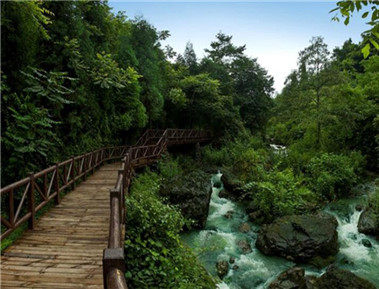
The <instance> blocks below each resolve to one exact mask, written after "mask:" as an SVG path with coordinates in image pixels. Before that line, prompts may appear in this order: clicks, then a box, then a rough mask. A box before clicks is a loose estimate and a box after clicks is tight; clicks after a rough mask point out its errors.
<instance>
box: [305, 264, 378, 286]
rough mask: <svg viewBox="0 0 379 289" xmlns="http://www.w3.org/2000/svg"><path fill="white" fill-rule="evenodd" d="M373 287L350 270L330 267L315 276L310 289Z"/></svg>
mask: <svg viewBox="0 0 379 289" xmlns="http://www.w3.org/2000/svg"><path fill="white" fill-rule="evenodd" d="M313 288H314V289H375V288H376V287H375V286H374V285H373V284H371V283H370V282H369V281H367V280H365V279H363V278H360V277H358V276H357V275H355V274H353V273H352V272H350V271H347V270H344V269H339V268H336V267H333V266H332V267H330V268H329V269H328V270H327V271H326V273H324V274H323V275H322V276H321V277H319V278H317V281H316V282H315V284H314V287H312V289H313Z"/></svg>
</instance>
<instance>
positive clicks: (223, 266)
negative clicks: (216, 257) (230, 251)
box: [216, 260, 229, 279]
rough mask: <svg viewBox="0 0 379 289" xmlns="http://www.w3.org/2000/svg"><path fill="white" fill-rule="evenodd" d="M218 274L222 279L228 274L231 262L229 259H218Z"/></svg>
mask: <svg viewBox="0 0 379 289" xmlns="http://www.w3.org/2000/svg"><path fill="white" fill-rule="evenodd" d="M216 269H217V275H218V276H219V277H220V278H221V279H222V278H224V277H225V275H226V274H228V270H229V264H228V261H224V260H223V261H218V262H217V263H216Z"/></svg>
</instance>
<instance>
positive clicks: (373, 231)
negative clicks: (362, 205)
mask: <svg viewBox="0 0 379 289" xmlns="http://www.w3.org/2000/svg"><path fill="white" fill-rule="evenodd" d="M358 231H359V233H363V234H367V235H373V236H376V237H379V218H377V217H376V216H375V214H374V212H373V211H372V209H370V208H369V209H366V210H364V212H363V213H362V214H361V216H360V217H359V221H358Z"/></svg>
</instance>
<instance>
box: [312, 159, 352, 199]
mask: <svg viewBox="0 0 379 289" xmlns="http://www.w3.org/2000/svg"><path fill="white" fill-rule="evenodd" d="M356 165H357V163H356V162H355V163H353V161H352V160H351V159H350V158H349V157H347V156H343V155H336V154H328V153H326V154H322V155H320V156H317V157H314V158H312V159H311V161H310V163H309V165H308V176H309V183H310V186H311V187H312V188H313V190H314V191H315V192H317V193H318V194H319V195H320V196H322V197H324V198H325V199H327V200H334V199H335V198H336V197H343V196H346V195H347V194H348V193H349V192H350V189H351V188H352V187H353V186H354V185H355V184H356V182H357V180H358V177H357V175H356V173H355V171H356V170H357V169H358V167H355V166H356Z"/></svg>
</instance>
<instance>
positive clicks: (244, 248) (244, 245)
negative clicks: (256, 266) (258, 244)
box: [237, 240, 252, 254]
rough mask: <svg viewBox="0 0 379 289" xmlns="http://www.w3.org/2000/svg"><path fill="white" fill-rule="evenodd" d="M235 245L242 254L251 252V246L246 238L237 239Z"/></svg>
mask: <svg viewBox="0 0 379 289" xmlns="http://www.w3.org/2000/svg"><path fill="white" fill-rule="evenodd" d="M237 245H238V248H239V249H240V251H241V252H242V254H249V253H251V252H252V250H251V246H250V244H249V242H248V241H247V240H239V241H238V242H237Z"/></svg>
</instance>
